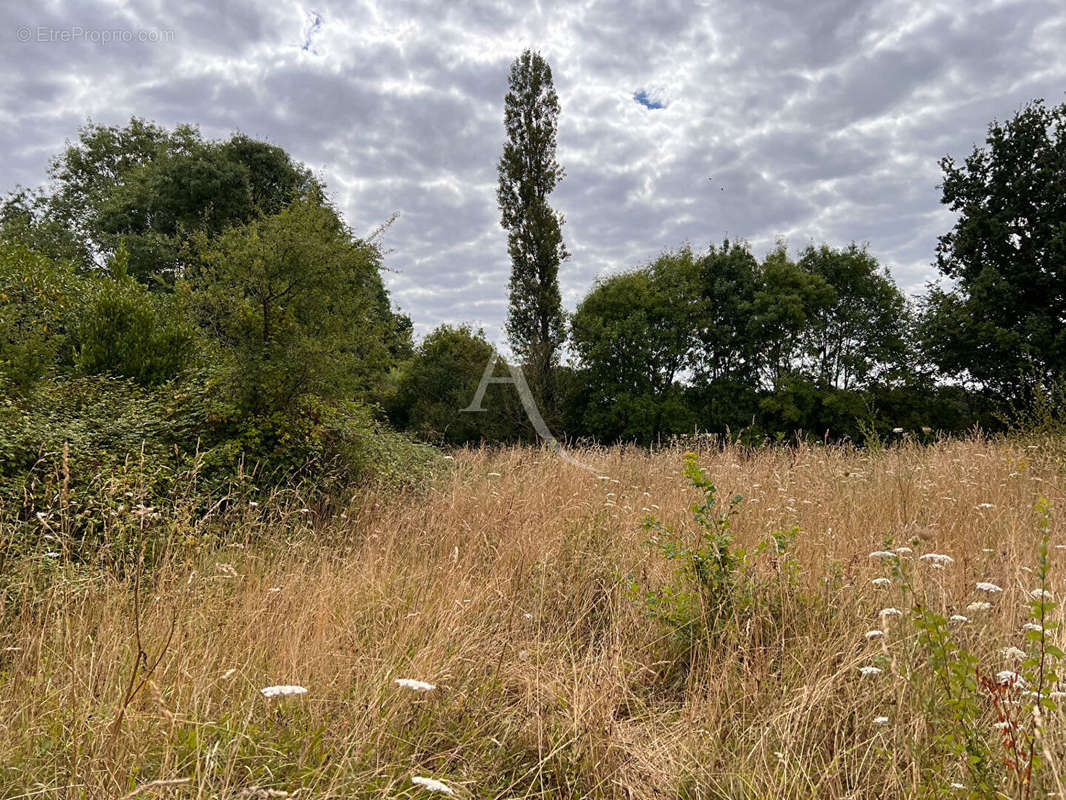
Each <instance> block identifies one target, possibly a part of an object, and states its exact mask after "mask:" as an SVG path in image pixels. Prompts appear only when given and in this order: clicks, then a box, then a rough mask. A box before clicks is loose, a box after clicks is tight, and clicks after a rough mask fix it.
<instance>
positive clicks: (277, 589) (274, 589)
mask: <svg viewBox="0 0 1066 800" xmlns="http://www.w3.org/2000/svg"><path fill="white" fill-rule="evenodd" d="M267 591H268V592H270V593H271V594H277V593H278V592H280V591H281V587H280V586H271V587H270V588H269V589H267Z"/></svg>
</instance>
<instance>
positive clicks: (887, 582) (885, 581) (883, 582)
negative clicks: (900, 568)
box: [871, 578, 892, 586]
mask: <svg viewBox="0 0 1066 800" xmlns="http://www.w3.org/2000/svg"><path fill="white" fill-rule="evenodd" d="M871 583H873V585H874V586H891V585H892V580H891V579H889V578H874V579H873V581H871Z"/></svg>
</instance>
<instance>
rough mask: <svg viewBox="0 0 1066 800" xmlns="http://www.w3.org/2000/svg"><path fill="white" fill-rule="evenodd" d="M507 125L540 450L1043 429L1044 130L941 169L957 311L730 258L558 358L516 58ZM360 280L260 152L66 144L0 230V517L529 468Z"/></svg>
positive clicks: (541, 130)
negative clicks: (204, 491)
mask: <svg viewBox="0 0 1066 800" xmlns="http://www.w3.org/2000/svg"><path fill="white" fill-rule="evenodd" d="M506 109H507V113H506V115H505V116H506V120H507V131H508V137H509V138H508V144H507V146H506V147H505V151H504V156H503V158H502V159H501V160H500V164H499V172H500V186H499V197H498V199H499V202H500V206H501V209H502V211H503V223H504V226H505V227H506V228H507V229H508V231H509V235H510V238H509V242H510V249H511V256H512V262H513V265H514V272H513V275H512V281H511V301H512V303H511V311H510V316H509V322H508V332H509V334H510V335H511V339H512V343H513V344H514V351H515V354H516V356H517V357H518V358H519V359H520V361H521V362H522V364H523V365H524V366H525V367H526V371H527V374H528V376H529V378H530V383H531V384H532V385H533V386H534V390H535V393H536V394H537V395H538V399H539V400H541V401H545V400H546V398H547V401H546V402H545V406H546V407H545V408H544V409H543V411H544V412H545V413H544V415H545V416H546V417H548V418H549V420H550V422H551V423H552V428H553V430H554V431H555V432H556V433H557V434H559V435H561V436H563V437H565V438H568V439H571V440H572V439H575V438H588V439H595V440H599V441H604V442H613V441H635V442H640V443H654V442H657V441H661V440H663V439H664V438H668V437H670V436H673V435H677V434H687V433H691V432H692V431H694V430H698V431H709V432H714V433H719V434H723V435H728V436H732V437H739V438H741V439H743V440H744V441H747V442H760V441H765V440H767V439H768V438H769V439H773V438H781V437H793V436H795V435H797V434H802V435H808V436H813V437H817V438H823V437H828V438H831V439H851V440H853V441H866V440H871V439H873V440H880V439H884V438H885V437H890V436H894V435H898V433H899V431H900V430H901V429H902V430H904V431H908V432H911V433H914V434H916V435H935V433H937V432H952V431H960V430H964V429H966V428H969V427H972V426H974V425H981V426H984V427H990V426H995V425H1000V424H1003V421H1004V419H1005V418H1008V417H1009V418H1013V419H1022V420H1025V421H1026V423H1027V424H1030V425H1032V424H1036V425H1038V426H1040V427H1047V426H1048V425H1052V426H1054V425H1057V424H1061V418H1062V407H1061V406H1062V399H1063V397H1066V391H1064V390H1063V384H1062V371H1063V367H1064V363H1066V362H1064V358H1066V357H1064V356H1063V353H1064V352H1066V350H1064V347H1063V330H1064V325H1066V311H1064V308H1066V306H1063V297H1064V296H1066V288H1064V283H1063V281H1064V280H1066V277H1064V276H1066V247H1064V244H1063V242H1064V241H1066V204H1064V203H1063V200H1062V198H1063V197H1064V196H1066V192H1064V191H1063V187H1064V186H1066V155H1064V154H1066V150H1064V148H1066V135H1064V127H1066V123H1064V122H1063V120H1064V119H1066V106H1060V107H1057V108H1047V107H1045V106H1044V105H1043V103H1041V102H1036V103H1034V104H1031V105H1030V106H1028V107H1026V108H1025V109H1023V110H1022V111H1021V112H1019V113H1018V114H1017V115H1016V116H1015V117H1014V118H1013V119H1011V120H1009V121H1008V122H1006V123H998V122H997V123H994V124H993V125H992V126H990V128H989V135H988V141H987V146H986V147H984V148H977V149H975V150H974V152H973V154H972V155H971V156H969V157H968V158H967V159H966V161H965V163H964V164H961V165H960V164H957V163H956V162H955V161H954V160H952V159H950V158H947V159H945V160H944V161H943V168H944V173H945V179H944V185H943V189H944V202H945V203H947V204H948V205H950V206H951V208H952V209H953V210H955V211H957V212H959V218H958V222H957V223H956V225H955V227H954V228H953V230H952V231H951V232H949V233H948V234H946V235H945V236H943V237H942V238H941V242H940V247H939V249H938V254H937V259H938V261H937V263H938V266H939V267H940V269H941V271H942V272H943V273H944V275H945V276H947V277H948V278H950V279H951V280H952V281H953V282H952V283H949V284H944V285H941V286H937V287H931V289H930V292H929V293H928V295H927V296H926V297H925V298H923V299H922V300H920V301H919V302H918V303H917V304H915V305H912V304H911V303H909V302H908V301H907V300H906V299H905V298H904V296H903V294H902V293H901V291H900V290H899V288H898V287H897V286H896V284H895V283H894V282H893V280H892V277H891V275H890V274H889V272H888V270H887V269H885V268H883V267H882V266H881V265H880V264H879V262H878V260H877V259H876V258H875V257H874V256H873V255H872V254H871V253H870V252H869V251H868V250H867V249H866V248H865V247H861V246H858V245H856V244H851V245H848V246H846V247H843V248H834V247H830V246H828V245H824V244H823V245H815V244H811V245H809V246H807V247H806V248H805V249H803V250H802V251H800V252H798V253H795V252H790V251H789V250H788V248H787V246H786V244H785V243H780V244H779V245H778V246H777V247H776V248H774V249H772V250H771V251H770V252H769V253H767V254H766V255H765V256H764V257H762V258H761V259H760V258H758V257H756V255H755V254H754V253H753V252H752V251H751V249H750V247H749V246H748V245H747V244H746V243H745V242H743V241H728V240H727V241H724V242H722V243H721V244H720V245H711V246H710V247H708V248H707V249H706V250H704V251H698V250H696V249H693V248H692V247H691V246H688V245H685V246H683V247H681V248H679V249H677V250H674V251H668V252H664V253H662V254H661V255H660V256H659V257H657V258H655V259H654V260H652V261H651V262H650V263H648V264H645V265H643V266H640V267H638V268H636V269H632V270H629V271H626V272H621V273H616V274H612V275H609V276H606V277H603V278H601V279H600V280H599V281H597V282H596V284H595V285H594V286H593V287H592V288H591V290H590V291H589V293H588V294H587V296H586V297H585V298H584V299H583V300H582V301H581V302H580V303H579V304H578V307H577V309H576V312H575V313H574V314H573V316H572V319H571V320H570V324H569V327H568V329H567V328H566V326H565V325H564V323H565V315H563V313H562V310H561V308H560V305H559V297H558V278H557V274H558V265H559V263H560V261H561V260H562V259H563V258H565V257H566V253H565V249H564V248H563V246H562V240H561V236H560V235H559V231H560V224H561V218H560V217H558V215H556V214H555V212H554V211H552V210H551V208H550V207H549V206H548V204H547V196H548V194H549V193H550V192H551V190H552V188H554V186H555V185H556V183H557V182H558V180H559V179H560V178H561V177H562V170H561V168H560V167H559V166H558V164H557V163H556V162H555V157H554V146H555V126H556V117H557V115H558V100H557V97H556V95H555V91H554V88H553V86H552V81H551V72H550V68H549V67H548V65H547V63H546V62H545V61H544V60H543V59H542V58H541V57H539V56H538V55H536V54H535V53H531V52H527V53H525V54H523V56H522V57H521V58H519V59H518V60H517V61H516V62H515V64H514V65H513V68H512V72H511V86H510V91H509V93H508V96H507V99H506ZM382 269H383V264H382V254H381V252H380V250H379V249H378V247H377V245H376V244H375V242H373V241H368V240H365V239H360V238H359V237H356V236H354V235H353V233H352V231H351V229H350V228H349V227H348V226H347V225H346V223H345V222H344V220H343V219H341V217H340V215H339V214H338V213H337V212H336V210H335V209H334V208H333V207H332V206H331V205H330V203H329V202H328V201H327V200H326V195H325V192H324V189H323V187H322V185H321V184H320V183H319V182H318V181H317V180H316V179H315V178H314V176H313V175H311V174H310V172H309V171H308V170H307V169H306V168H305V167H303V166H302V165H301V164H299V163H297V162H295V161H293V160H292V159H291V157H290V156H289V155H288V154H287V153H285V152H284V151H283V150H281V149H280V148H277V147H275V146H273V145H269V144H266V143H263V142H257V141H255V140H252V139H250V138H248V137H246V136H243V135H240V134H238V135H234V136H232V137H231V138H229V139H227V140H224V141H206V140H204V139H203V138H202V137H201V136H200V134H199V132H198V131H197V130H196V129H195V128H193V127H190V126H179V127H178V128H176V129H174V130H172V131H171V130H166V129H163V128H160V127H158V126H156V125H153V124H150V123H146V122H144V121H142V120H138V119H133V120H131V121H130V123H129V124H128V125H126V126H123V127H106V126H99V125H93V124H90V125H88V126H86V127H85V128H83V129H82V130H81V132H80V135H79V138H78V140H77V141H76V142H74V143H73V144H70V145H68V146H67V148H66V149H65V150H64V152H63V153H62V154H60V156H59V157H58V158H56V159H55V161H54V162H53V164H52V169H51V182H50V184H49V187H48V189H47V190H39V191H29V190H26V189H21V188H19V189H16V190H15V191H14V192H12V193H11V194H10V195H9V196H8V197H7V198H6V200H4V202H3V203H2V204H0V387H2V401H3V404H2V407H0V413H2V414H3V417H4V419H3V421H4V424H3V430H2V432H0V453H2V454H3V462H2V464H0V486H2V490H3V502H4V505H5V506H6V508H7V510H8V512H9V513H10V512H12V511H14V513H17V514H19V515H27V514H30V513H31V512H32V509H33V508H34V507H35V503H36V502H37V500H40V499H41V498H43V497H44V495H45V494H47V493H48V492H53V493H54V490H55V486H56V480H58V478H57V476H60V475H63V476H65V477H63V479H62V481H63V483H64V485H66V486H67V489H68V490H70V487H71V486H75V487H77V486H78V485H79V483H78V482H79V480H87V478H85V476H88V475H89V474H95V472H94V470H98V469H100V468H101V467H106V468H107V469H115V468H117V467H116V465H120V464H127V465H128V464H130V463H133V461H138V462H139V463H143V461H144V459H145V458H147V457H148V456H149V455H150V456H151V459H153V460H154V461H153V463H154V468H158V470H159V472H158V475H156V477H155V478H152V481H155V482H157V483H158V485H159V487H160V491H164V488H163V487H165V486H166V485H167V480H166V479H164V478H163V477H160V476H165V475H177V474H181V473H182V472H183V471H188V470H189V469H195V470H196V472H197V474H198V475H199V476H201V478H202V480H203V481H204V482H205V483H207V484H210V483H212V482H214V483H216V484H221V483H224V482H226V481H229V480H231V479H232V478H233V476H234V475H242V474H254V475H256V476H257V477H256V482H257V483H259V484H262V485H275V484H277V483H280V482H285V481H289V480H292V479H294V478H298V477H299V476H301V475H306V476H314V477H315V479H316V481H319V482H320V483H322V484H323V485H324V484H325V483H328V481H325V480H322V479H321V476H322V475H325V474H327V473H328V474H329V475H331V476H333V477H335V478H336V479H337V480H338V481H353V480H355V481H358V480H361V479H364V478H370V477H381V476H382V475H387V476H389V477H390V478H399V477H402V476H403V474H405V473H411V474H416V473H418V471H419V464H424V463H426V461H427V459H431V458H432V455H431V451H430V450H429V449H419V447H418V446H415V445H414V444H413V443H412V442H411V441H410V440H408V439H406V438H404V437H403V436H398V435H396V434H394V433H392V432H391V431H390V429H389V428H388V427H387V426H388V425H389V424H391V425H392V426H394V427H396V428H399V429H402V430H406V431H409V432H410V433H411V434H413V435H414V436H416V437H418V438H420V439H422V440H424V441H427V442H431V443H434V444H440V445H459V444H464V443H469V442H508V441H520V440H523V439H525V440H528V439H531V438H532V437H533V436H534V434H533V431H532V428H531V426H530V423H529V420H528V418H527V416H526V413H525V411H524V409H523V408H522V405H521V403H520V402H519V399H518V396H517V393H516V392H515V390H514V386H512V385H509V384H507V383H493V384H491V385H489V386H488V389H487V394H486V396H485V399H484V401H483V403H482V404H481V408H483V409H485V410H484V411H480V412H475V411H465V410H464V409H466V408H467V407H468V406H470V405H471V401H472V400H473V398H474V396H475V393H476V392H477V391H478V387H479V386H480V385H481V384H482V382H483V380H484V379H485V377H486V375H487V374H488V373H486V368H487V366H488V365H490V362H493V361H494V360H496V359H498V354H497V352H496V350H495V349H494V347H493V345H492V344H491V343H490V342H489V341H488V340H486V338H485V336H484V334H483V333H482V332H480V331H477V332H475V331H474V330H472V329H471V328H469V327H467V326H458V327H456V326H448V325H445V326H441V327H440V328H438V329H437V330H435V331H433V332H432V333H430V334H429V335H428V336H426V337H425V338H424V339H423V340H422V341H421V342H420V343H419V344H418V346H417V347H415V346H414V344H413V343H412V341H411V329H412V327H411V321H410V320H409V319H408V318H407V317H406V316H404V315H403V314H400V313H398V312H397V311H395V310H394V309H393V307H392V305H391V302H390V299H389V296H388V292H387V291H386V289H385V286H384V283H383V281H382V278H381V272H382ZM564 334H565V335H566V337H567V338H568V343H569V351H568V352H569V355H570V357H571V359H570V363H569V364H567V365H559V364H558V363H557V361H558V358H557V355H558V353H559V347H560V345H561V344H562V343H563V340H564ZM495 369H496V375H506V374H508V373H507V371H506V365H505V364H503V363H502V362H501V363H498V364H496V368H495ZM542 372H545V373H546V374H542ZM548 389H550V390H551V391H547V390H548ZM386 420H387V421H388V422H386ZM131 459H132V461H131ZM336 485H340V483H337V484H336ZM42 493H44V494H42ZM164 494H165V492H164Z"/></svg>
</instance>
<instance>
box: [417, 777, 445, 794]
mask: <svg viewBox="0 0 1066 800" xmlns="http://www.w3.org/2000/svg"><path fill="white" fill-rule="evenodd" d="M411 783H414V784H417V785H418V786H421V787H422V788H424V789H425V790H426V791H427V792H440V793H441V794H450V795H454V794H455V791H454V790H453V789H452V787H450V786H449V785H448V784H446V783H441V782H440V781H438V780H436V779H435V778H423V777H422V776H421V775H413V776H412V777H411Z"/></svg>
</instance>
